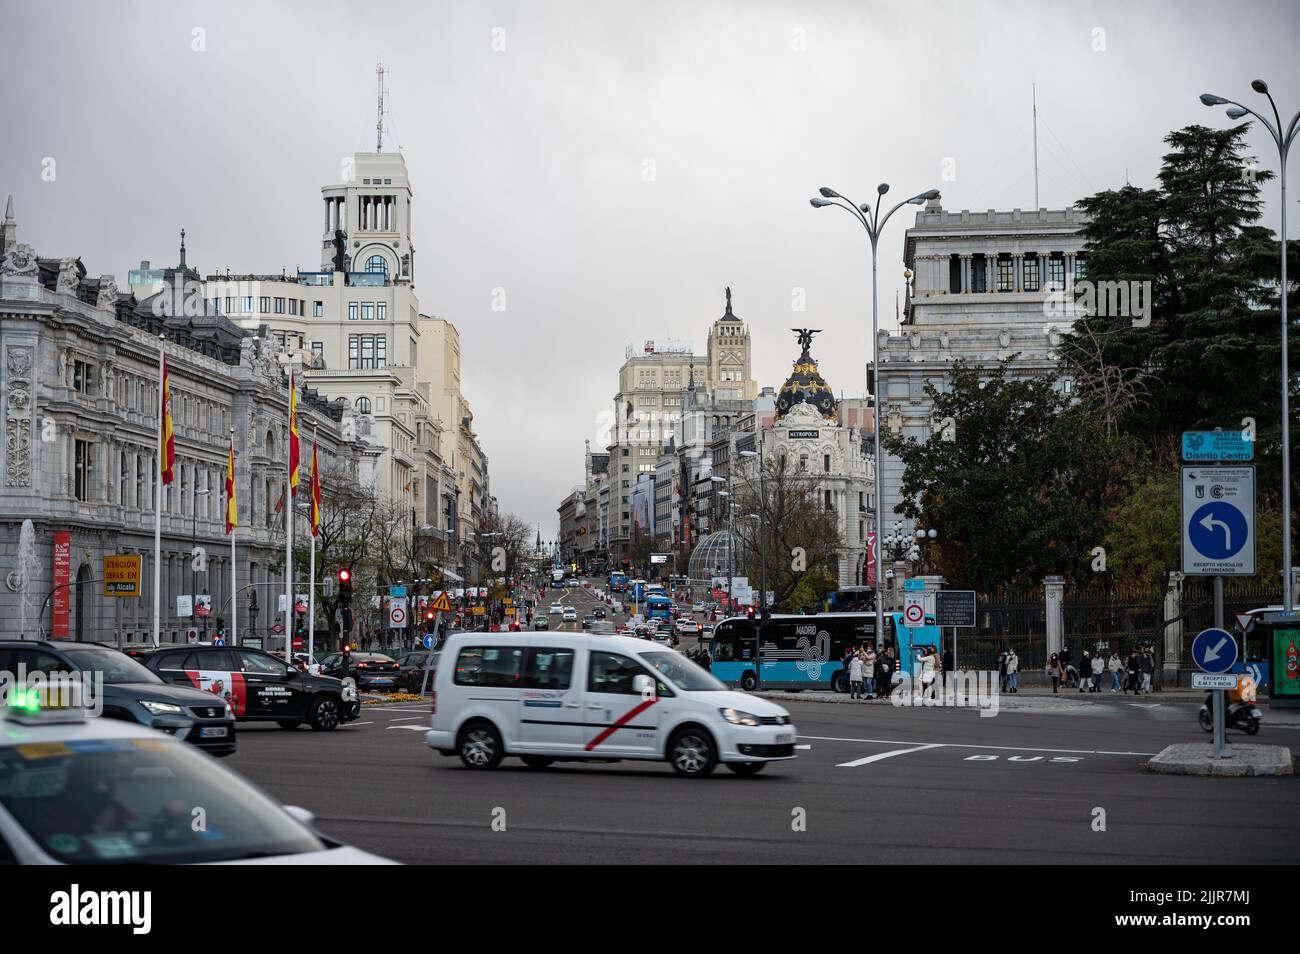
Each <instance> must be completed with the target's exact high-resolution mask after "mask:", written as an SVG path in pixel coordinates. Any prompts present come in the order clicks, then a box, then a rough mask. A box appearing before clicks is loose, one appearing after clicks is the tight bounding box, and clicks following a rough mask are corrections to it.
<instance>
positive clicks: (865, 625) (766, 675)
mask: <svg viewBox="0 0 1300 954" xmlns="http://www.w3.org/2000/svg"><path fill="white" fill-rule="evenodd" d="M759 622H760V621H759V620H757V619H750V618H749V617H747V616H732V617H729V618H727V619H725V620H723V621H722V622H720V623H718V626H717V628H716V629H715V630H714V631H713V638H712V640H711V641H710V643H709V655H710V657H711V664H710V669H711V671H712V672H713V675H715V676H717V677H718V678H719V679H721V680H722V681H723V682H725V683H727V684H728V685H729V686H740V688H742V689H753V688H754V687H755V686H756V685H757V684H758V676H759V674H758V673H757V672H756V670H755V666H754V642H755V634H756V632H757V630H758V625H759ZM875 635H876V618H875V616H873V615H872V614H870V613H817V614H815V615H784V614H774V615H772V616H769V617H768V618H767V619H765V620H762V638H763V653H762V666H763V669H762V674H761V675H762V683H763V688H765V689H834V690H835V691H836V692H848V689H849V682H848V674H847V673H846V672H845V671H844V666H843V664H842V662H841V660H842V659H843V658H844V652H845V650H846V649H849V648H851V647H854V646H864V645H866V644H868V643H875V642H876V638H875Z"/></svg>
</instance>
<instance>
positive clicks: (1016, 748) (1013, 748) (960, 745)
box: [799, 735, 1160, 758]
mask: <svg viewBox="0 0 1300 954" xmlns="http://www.w3.org/2000/svg"><path fill="white" fill-rule="evenodd" d="M799 738H801V739H812V740H813V741H814V742H867V743H870V744H873V745H945V746H947V747H949V748H952V749H997V750H999V751H1003V752H1054V753H1056V754H1058V755H1145V756H1147V757H1148V758H1150V757H1152V756H1155V755H1159V754H1160V753H1158V752H1111V751H1108V750H1106V749H1043V748H1037V747H1035V746H1028V745H971V744H970V743H967V742H918V741H916V740H915V739H840V738H836V737H834V736H826V735H801V736H799Z"/></svg>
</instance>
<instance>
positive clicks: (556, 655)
mask: <svg viewBox="0 0 1300 954" xmlns="http://www.w3.org/2000/svg"><path fill="white" fill-rule="evenodd" d="M572 680H573V650H572V649H529V650H528V661H527V662H526V663H525V664H524V678H523V682H522V685H523V687H524V688H525V689H568V688H569V684H570V682H572Z"/></svg>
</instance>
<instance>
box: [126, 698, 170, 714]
mask: <svg viewBox="0 0 1300 954" xmlns="http://www.w3.org/2000/svg"><path fill="white" fill-rule="evenodd" d="M137 701H138V702H139V703H140V705H142V706H144V708H145V711H147V712H148V713H149V714H150V715H180V714H181V707H180V706H178V705H175V704H173V703H170V702H152V701H149V700H145V699H139V700H137Z"/></svg>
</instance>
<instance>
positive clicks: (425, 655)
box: [397, 649, 439, 692]
mask: <svg viewBox="0 0 1300 954" xmlns="http://www.w3.org/2000/svg"><path fill="white" fill-rule="evenodd" d="M438 655H439V651H438V650H436V649H417V650H415V651H413V652H406V653H402V655H400V656H398V657H397V665H398V666H400V667H401V670H402V674H401V676H400V677H399V683H400V685H401V687H402V688H403V689H405V690H406V691H408V692H419V691H420V689H421V688H426V689H432V688H433V676H434V673H436V672H437V671H438ZM426 669H427V670H428V671H429V677H428V679H427V680H426V679H425V675H424V673H425V670H426Z"/></svg>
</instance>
